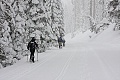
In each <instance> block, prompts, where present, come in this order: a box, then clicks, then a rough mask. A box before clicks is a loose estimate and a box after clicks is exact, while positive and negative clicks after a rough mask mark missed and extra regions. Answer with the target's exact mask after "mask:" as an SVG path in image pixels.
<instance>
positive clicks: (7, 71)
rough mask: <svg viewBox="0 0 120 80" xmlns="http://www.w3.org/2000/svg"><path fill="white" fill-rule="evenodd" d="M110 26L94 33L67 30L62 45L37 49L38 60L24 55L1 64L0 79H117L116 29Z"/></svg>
mask: <svg viewBox="0 0 120 80" xmlns="http://www.w3.org/2000/svg"><path fill="white" fill-rule="evenodd" d="M112 26H113V25H112ZM112 26H110V27H109V28H108V29H106V30H105V31H103V32H101V33H99V34H97V35H95V34H93V33H91V32H89V31H87V32H85V33H84V34H82V33H77V35H76V37H74V38H73V39H71V38H70V34H68V35H67V36H66V37H65V39H66V41H67V42H66V47H64V48H63V49H58V48H51V50H47V51H46V52H44V53H39V61H38V62H35V63H30V62H27V57H25V58H24V59H22V60H21V61H19V62H17V63H16V64H15V65H12V66H9V67H6V68H3V69H1V70H0V80H120V36H119V35H120V31H113V27H112ZM90 36H92V37H91V38H90ZM35 58H36V57H35Z"/></svg>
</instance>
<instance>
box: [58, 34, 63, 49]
mask: <svg viewBox="0 0 120 80" xmlns="http://www.w3.org/2000/svg"><path fill="white" fill-rule="evenodd" d="M58 45H59V48H60V49H61V48H62V37H61V36H60V37H58Z"/></svg>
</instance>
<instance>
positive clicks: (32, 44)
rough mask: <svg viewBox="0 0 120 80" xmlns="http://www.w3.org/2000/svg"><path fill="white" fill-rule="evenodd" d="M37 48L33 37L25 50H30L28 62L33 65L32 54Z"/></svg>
mask: <svg viewBox="0 0 120 80" xmlns="http://www.w3.org/2000/svg"><path fill="white" fill-rule="evenodd" d="M37 47H38V44H37V43H36V42H35V37H33V38H32V40H31V41H30V42H29V43H28V46H27V49H28V50H30V52H31V54H30V62H31V61H32V62H33V63H34V53H35V48H37Z"/></svg>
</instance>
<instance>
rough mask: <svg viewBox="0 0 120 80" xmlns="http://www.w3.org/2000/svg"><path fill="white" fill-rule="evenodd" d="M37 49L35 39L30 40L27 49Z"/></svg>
mask: <svg viewBox="0 0 120 80" xmlns="http://www.w3.org/2000/svg"><path fill="white" fill-rule="evenodd" d="M37 47H38V44H37V43H36V42H35V39H34V38H32V40H31V41H30V42H29V43H28V46H27V49H28V50H29V49H30V50H34V49H35V48H37Z"/></svg>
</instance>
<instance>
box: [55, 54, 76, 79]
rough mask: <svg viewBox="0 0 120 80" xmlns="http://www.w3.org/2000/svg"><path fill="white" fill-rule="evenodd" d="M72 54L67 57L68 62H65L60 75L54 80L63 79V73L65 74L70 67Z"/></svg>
mask: <svg viewBox="0 0 120 80" xmlns="http://www.w3.org/2000/svg"><path fill="white" fill-rule="evenodd" d="M73 56H74V54H73V53H71V55H70V56H69V58H68V60H67V61H66V63H65V64H64V66H63V68H62V70H61V72H60V74H59V75H58V77H57V78H56V79H55V80H62V78H63V77H64V75H65V73H66V72H67V69H68V67H69V65H70V61H71V60H72V58H73Z"/></svg>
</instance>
